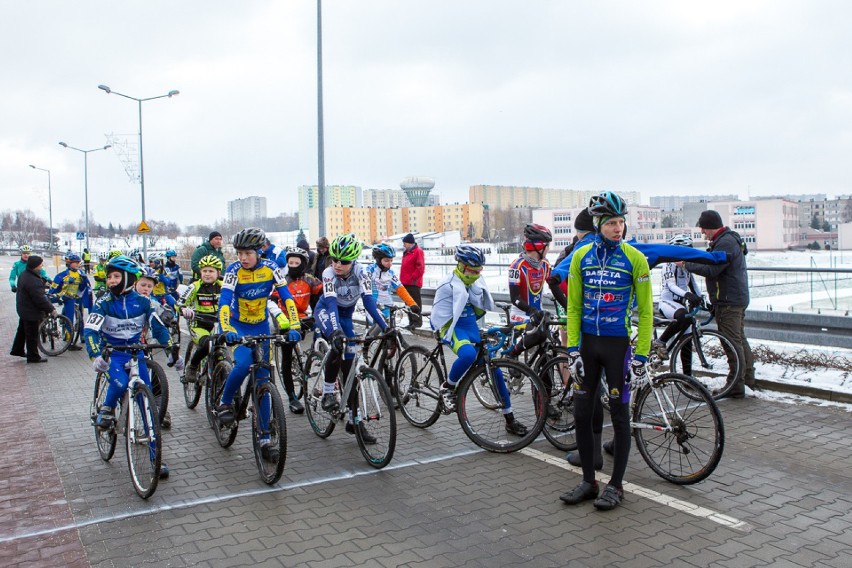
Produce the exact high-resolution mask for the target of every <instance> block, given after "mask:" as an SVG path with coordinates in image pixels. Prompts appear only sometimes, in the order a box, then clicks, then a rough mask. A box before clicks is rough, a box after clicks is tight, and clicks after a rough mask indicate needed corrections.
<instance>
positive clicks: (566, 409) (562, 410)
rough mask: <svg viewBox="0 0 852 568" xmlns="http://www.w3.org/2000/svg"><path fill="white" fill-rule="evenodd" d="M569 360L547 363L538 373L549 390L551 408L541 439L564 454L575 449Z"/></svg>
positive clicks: (562, 357)
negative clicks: (543, 438) (543, 437)
mask: <svg viewBox="0 0 852 568" xmlns="http://www.w3.org/2000/svg"><path fill="white" fill-rule="evenodd" d="M570 368H571V358H570V357H567V356H559V357H556V358H554V359H551V360H549V361H548V362H546V363H545V364H544V365H542V366H541V369H540V370H539V371H538V376H539V377H540V378H541V381H542V383H544V386H545V388H547V389H549V390H550V405H549V406H548V409H547V412H548V414H547V421H546V422H545V423H544V436H545V438H547V440H548V441H549V442H550V443H551V444H553V446H554V447H555V448H557V449H559V450H562V451H563V452H567V451H570V450H576V449H577V436H576V434H577V432H576V429H575V423H574V381H573V380H571V374H570V370H569V369H570Z"/></svg>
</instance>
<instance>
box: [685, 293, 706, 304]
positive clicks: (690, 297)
mask: <svg viewBox="0 0 852 568" xmlns="http://www.w3.org/2000/svg"><path fill="white" fill-rule="evenodd" d="M683 299H684V300H686V303H687V304H689V305H690V306H692V307H693V308H694V307H696V306H700V305H701V304H702V303H703V301H702V298H701V296H699V295H698V294H696V293H695V292H687V293H686V294H684V295H683Z"/></svg>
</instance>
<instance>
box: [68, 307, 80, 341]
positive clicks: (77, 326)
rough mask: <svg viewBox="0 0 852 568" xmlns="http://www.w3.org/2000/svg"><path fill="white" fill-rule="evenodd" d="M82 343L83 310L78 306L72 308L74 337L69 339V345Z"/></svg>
mask: <svg viewBox="0 0 852 568" xmlns="http://www.w3.org/2000/svg"><path fill="white" fill-rule="evenodd" d="M78 341H79V342H80V343H81V344H82V343H83V308H81V307H80V306H75V307H74V337H72V338H71V343H72V344H76V343H77V342H78Z"/></svg>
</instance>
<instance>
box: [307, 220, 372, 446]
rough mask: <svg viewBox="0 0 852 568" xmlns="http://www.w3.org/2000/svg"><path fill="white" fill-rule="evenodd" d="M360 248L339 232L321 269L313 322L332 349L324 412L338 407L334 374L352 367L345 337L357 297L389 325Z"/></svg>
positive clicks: (350, 428)
mask: <svg viewBox="0 0 852 568" xmlns="http://www.w3.org/2000/svg"><path fill="white" fill-rule="evenodd" d="M362 249H363V245H362V244H361V241H359V240H358V239H357V237H356V236H355V235H354V234H353V233H348V234H344V235H338V236H337V237H336V238H335V239H334V240H333V241H332V242H331V246H330V248H329V259H330V262H331V266H328V267H327V268H326V269H325V270H323V272H322V286H323V294H322V297H320V299H319V301H318V302H317V305H316V307H315V308H314V319H315V320H316V324H315V325H316V326H317V328H318V329H319V330H320V333H322V335H323V337H325V338H326V339H328V340H329V343H330V344H331V349H332V351H333V352H332V353H331V355H330V357H329V363H328V365H327V366H326V368H325V382H324V384H323V395H322V401H321V405H322V409H323V410H325V411H326V412H330V411H334V410H337V409H338V408H339V407H340V402H339V401H338V400H337V395H336V394H335V382H336V380H337V375H338V373H340V374H341V375H342V376H343V377H347V376H348V375H349V371H350V369H351V368H352V360H353V359H354V358H355V346H354V345H350V344H347V343H346V338H347V337H355V331H354V329H353V326H352V314H353V313H354V312H355V305H356V304H357V303H358V299H359V298H360V299H361V303H362V304H363V306H364V308H365V309H366V310H367V313H368V314H369V315H370V317H372V318H373V320H374V321H375V322H376V323H377V324H379V327H380V328H381V329H382V331H385V330H386V329H387V325H388V324H387V323H385V320H384V318H383V317H382V314H381V313H380V312H379V310H378V308H376V302H375V300H373V281H372V280H371V279H370V275H369V274H367V272H366V271H365V270H363V269H362V268H361V265H360V264H358V262H357V259H358V257H359V256H361V250H362ZM355 396H356V393H355V389H352V395H351V397H350V398H349V400H348V401H347V404H348V406H349V420H348V421H347V422H346V431H347V432H348V433H350V434H354V433H355V425H354V424H355V422H356V420H355V417H354V416H353V409H354V408H356V404H357V401H356V399H355ZM357 422H358V429H359V430H361V434H362V439H363V440H364V442H365V443H367V444H375V443H376V439H375V437H373V436H372V435H371V434H370V433H369V432H368V431H367V429H366V428H365V427H364V425H363V423H361V422H360V421H357Z"/></svg>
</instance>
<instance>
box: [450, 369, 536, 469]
mask: <svg viewBox="0 0 852 568" xmlns="http://www.w3.org/2000/svg"><path fill="white" fill-rule="evenodd" d="M489 364H490V371H489V370H488V369H486V367H485V365H484V364H481V365H479V366H477V367H476V368H475V369H473V370H472V371H471V372H469V373H466V374H465V376H464V377H463V378H462V380H461V381H460V382H459V385H458V387H457V389H456V392H457V406H456V409H457V413H458V415H459V423H460V424H461V427H462V430H464V433H465V434H467V437H468V438H470V439H471V441H472V442H473V443H474V444H476V445H477V446H479V447H481V448H484V449H486V450H488V451H490V452H501V453H506V452H514V451H517V450H520V449H521V448H524V447H526V446H528V445H529V444H530V443H531V442H532V441H533V440H535V439H536V437H537V436H538V435H539V434H540V433H541V430H542V429H543V428H544V423H545V420H546V419H547V412H546V410H545V409H546V408H547V405H548V404H549V403H550V400H549V397H548V393H547V389H545V388H544V385H543V383H542V381H541V379H540V378H539V377H538V375H536V374H535V372H534V371H533V370H532V369H530V368H529V367H528V366H526V365H524V364H523V363H520V362H518V361H515V360H514V359H505V358H500V359H492V360H491V361H490V363H489ZM489 373H493V381H492V379H491V378H490V377H489V378H488V379H487V381H486V384H488V385H490V386H491V388H492V389H493V390H492V393H493V394H492V396H493V397H494V399H495V400H499V401H500V405H499V407H498V408H496V409H495V408H488V407H485V406H483V405H482V404H480V403H479V401H478V400H477V398H476V396H475V394H474V395H473V396H471V391H472V390H473V386H474V384H476V383H477V382H481V380H482V379H481V377H482V375H487V374H489ZM500 377H503V380H504V381H505V383H506V387H507V388H508V390H509V393H510V397H509V400H507V401H505V402H504V400H503V397H502V396H501V395H500V394H499V391H498V385H499V382H498V381H499V380H500ZM474 401H476V402H474ZM507 408H511V410H512V413H513V415H514V417H515V420H517V421H518V422H520V423H521V424H523V425H524V426H526V428H527V432H526V434H523V435H516V434H510V433H509V432H508V431H507V430H506V426H507V423H506V419H505V416H504V414H503V410H504V409H507Z"/></svg>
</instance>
